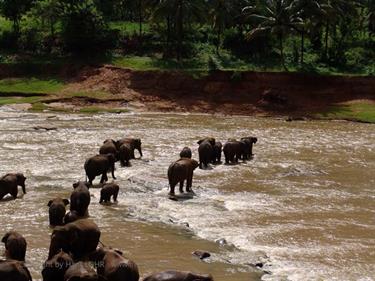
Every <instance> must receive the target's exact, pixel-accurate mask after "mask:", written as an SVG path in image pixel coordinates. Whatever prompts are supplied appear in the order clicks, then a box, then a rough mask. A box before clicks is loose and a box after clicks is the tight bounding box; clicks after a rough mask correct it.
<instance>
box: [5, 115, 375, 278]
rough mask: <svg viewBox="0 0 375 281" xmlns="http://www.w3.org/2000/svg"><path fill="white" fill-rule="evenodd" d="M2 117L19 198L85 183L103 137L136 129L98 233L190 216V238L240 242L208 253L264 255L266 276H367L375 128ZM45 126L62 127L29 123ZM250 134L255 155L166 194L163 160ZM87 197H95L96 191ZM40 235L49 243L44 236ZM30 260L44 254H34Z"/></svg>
mask: <svg viewBox="0 0 375 281" xmlns="http://www.w3.org/2000/svg"><path fill="white" fill-rule="evenodd" d="M0 117H1V118H2V122H0V130H1V131H2V134H1V135H0V142H1V144H0V152H1V153H2V155H6V157H3V158H1V159H0V172H1V174H4V173H6V172H11V171H26V176H27V177H28V182H27V186H28V187H29V186H30V187H29V190H30V193H29V194H27V195H26V196H35V198H36V197H37V196H38V192H53V193H54V194H60V192H61V193H64V194H65V193H67V192H68V191H70V189H71V183H72V182H73V181H76V180H83V179H84V177H85V176H84V172H83V163H84V160H85V159H86V158H87V157H89V156H91V155H95V154H96V152H97V151H98V148H99V146H100V145H101V143H102V141H103V140H104V139H107V138H113V139H119V138H121V137H124V136H135V137H141V138H142V143H143V147H142V150H143V152H144V158H143V160H134V161H132V162H131V163H132V166H131V167H129V168H128V167H126V168H122V167H120V166H119V165H117V169H116V171H115V174H116V176H117V178H118V180H117V182H118V183H119V184H120V186H121V193H120V196H119V203H118V204H116V205H112V206H107V207H102V206H100V205H98V204H97V203H93V204H94V206H93V207H92V208H90V214H91V216H93V218H95V219H99V220H100V222H101V226H102V227H103V229H107V228H109V229H110V228H111V227H115V225H116V223H118V222H121V221H122V220H129V219H130V220H134V221H147V222H162V223H165V224H167V225H171V223H173V224H174V225H176V226H177V227H183V225H184V224H185V223H188V224H189V229H190V231H193V232H194V233H195V234H196V235H197V236H199V237H201V238H204V239H208V240H211V241H215V240H218V239H225V240H226V241H227V242H228V243H229V244H233V245H234V246H235V247H236V248H237V250H235V251H233V250H228V251H224V252H223V253H222V254H221V255H220V256H214V259H217V260H222V261H226V262H230V263H238V264H243V265H246V264H254V263H257V262H264V263H265V269H266V270H267V271H270V272H271V273H272V274H270V275H265V276H264V277H263V279H264V280H272V281H273V280H321V279H324V280H366V281H367V280H374V279H373V272H375V256H374V254H373V253H374V252H375V219H374V217H375V216H374V214H375V209H374V208H375V204H374V203H375V193H374V190H373V185H374V183H375V178H374V175H373V173H371V172H370V171H371V170H372V171H374V169H375V155H374V150H375V128H374V127H373V126H371V125H365V124H352V123H343V122H337V123H330V122H301V123H293V122H292V123H286V122H282V121H280V120H271V119H256V118H248V117H231V118H228V117H221V116H210V115H197V114H187V115H186V114H185V115H172V114H139V115H138V114H119V115H117V114H105V115H95V116H84V115H56V116H55V117H53V118H50V117H51V116H50V115H45V114H28V113H19V112H15V111H8V110H7V111H4V110H0ZM4 120H6V122H4ZM46 123H48V124H49V125H50V126H54V127H57V128H58V130H57V131H48V132H44V131H34V130H32V129H31V128H32V126H35V125H40V124H46ZM247 135H255V136H257V137H258V143H257V144H256V145H255V146H254V152H255V157H254V159H253V160H252V161H248V162H247V163H242V164H240V165H217V166H213V167H211V168H210V169H207V170H199V169H197V170H196V171H195V175H194V181H193V190H194V191H195V193H196V196H195V197H194V199H192V200H184V201H178V202H176V201H172V200H169V199H168V197H167V193H168V181H167V177H166V173H167V168H168V166H169V164H170V163H171V162H172V161H174V160H176V159H177V157H178V154H179V152H180V150H181V149H182V148H183V147H184V146H190V147H191V148H192V149H193V157H194V158H197V157H198V155H197V144H196V141H197V140H198V139H200V138H201V137H205V136H214V137H216V138H217V139H218V140H220V141H222V142H223V143H224V142H225V140H226V139H228V138H232V137H237V138H239V137H241V136H247ZM136 153H137V152H136ZM109 178H110V176H109ZM110 180H111V178H110ZM91 193H92V196H93V197H92V198H93V202H96V201H97V200H98V198H99V196H100V195H99V194H100V190H99V189H92V190H91ZM33 200H34V199H33ZM35 200H37V199H35ZM7 204H10V203H9V202H6V203H5V204H4V206H5V208H7V206H8V205H7ZM21 206H22V207H24V208H25V209H27V210H28V216H27V222H29V224H28V225H27V227H28V228H32V229H35V228H38V227H39V228H41V227H42V228H44V230H46V229H48V225H47V224H48V222H47V221H48V218H47V216H48V214H46V212H45V210H41V209H40V208H38V207H36V206H29V205H23V204H22V203H21ZM1 207H3V206H1ZM17 216H22V215H17V214H14V215H12V219H11V220H10V221H9V222H7V223H4V220H3V218H2V224H1V231H4V229H10V228H12V224H14V223H15V222H16V221H17V218H18V217H17ZM108 218H111V220H109V219H108ZM18 219H23V220H24V221H25V218H22V217H19V218H18ZM38 231H39V232H41V230H38ZM38 231H37V232H38ZM23 233H27V229H25V230H24V231H23ZM43 239H46V243H47V244H48V237H46V238H43ZM134 239H142V238H141V236H139V237H138V238H134ZM37 251H41V252H43V253H45V251H46V249H40V248H38V249H37ZM29 262H30V263H36V262H39V261H38V260H37V259H36V258H35V257H33V258H32V259H31V260H30V261H29Z"/></svg>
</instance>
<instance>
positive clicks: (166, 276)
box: [143, 270, 214, 281]
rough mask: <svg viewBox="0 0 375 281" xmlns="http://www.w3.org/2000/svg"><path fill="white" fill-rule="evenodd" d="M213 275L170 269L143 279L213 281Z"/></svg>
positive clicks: (152, 280) (145, 280)
mask: <svg viewBox="0 0 375 281" xmlns="http://www.w3.org/2000/svg"><path fill="white" fill-rule="evenodd" d="M213 280H214V279H213V278H212V276H211V275H201V274H196V273H192V272H187V271H175V270H168V271H163V272H159V273H154V274H151V275H149V276H147V277H146V278H144V279H143V281H213Z"/></svg>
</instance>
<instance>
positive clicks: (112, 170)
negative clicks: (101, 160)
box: [105, 163, 116, 181]
mask: <svg viewBox="0 0 375 281" xmlns="http://www.w3.org/2000/svg"><path fill="white" fill-rule="evenodd" d="M111 172H112V178H113V179H114V180H115V179H116V177H115V163H113V165H112V166H111ZM105 176H106V177H107V173H105ZM107 181H108V178H107Z"/></svg>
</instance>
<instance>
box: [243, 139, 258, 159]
mask: <svg viewBox="0 0 375 281" xmlns="http://www.w3.org/2000/svg"><path fill="white" fill-rule="evenodd" d="M257 141H258V139H257V138H255V137H244V138H241V142H244V143H245V149H244V152H243V155H242V159H243V160H250V159H251V157H252V156H253V155H254V154H253V144H256V143H257Z"/></svg>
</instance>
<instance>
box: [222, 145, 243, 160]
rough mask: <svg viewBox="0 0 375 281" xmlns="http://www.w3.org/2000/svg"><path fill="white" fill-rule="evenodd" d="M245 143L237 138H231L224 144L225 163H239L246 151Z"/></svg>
mask: <svg viewBox="0 0 375 281" xmlns="http://www.w3.org/2000/svg"><path fill="white" fill-rule="evenodd" d="M244 148H245V143H244V142H240V141H236V140H230V141H228V142H227V143H225V144H224V148H223V152H224V156H225V163H226V164H229V162H231V163H237V162H238V159H241V157H242V154H243V152H244Z"/></svg>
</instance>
